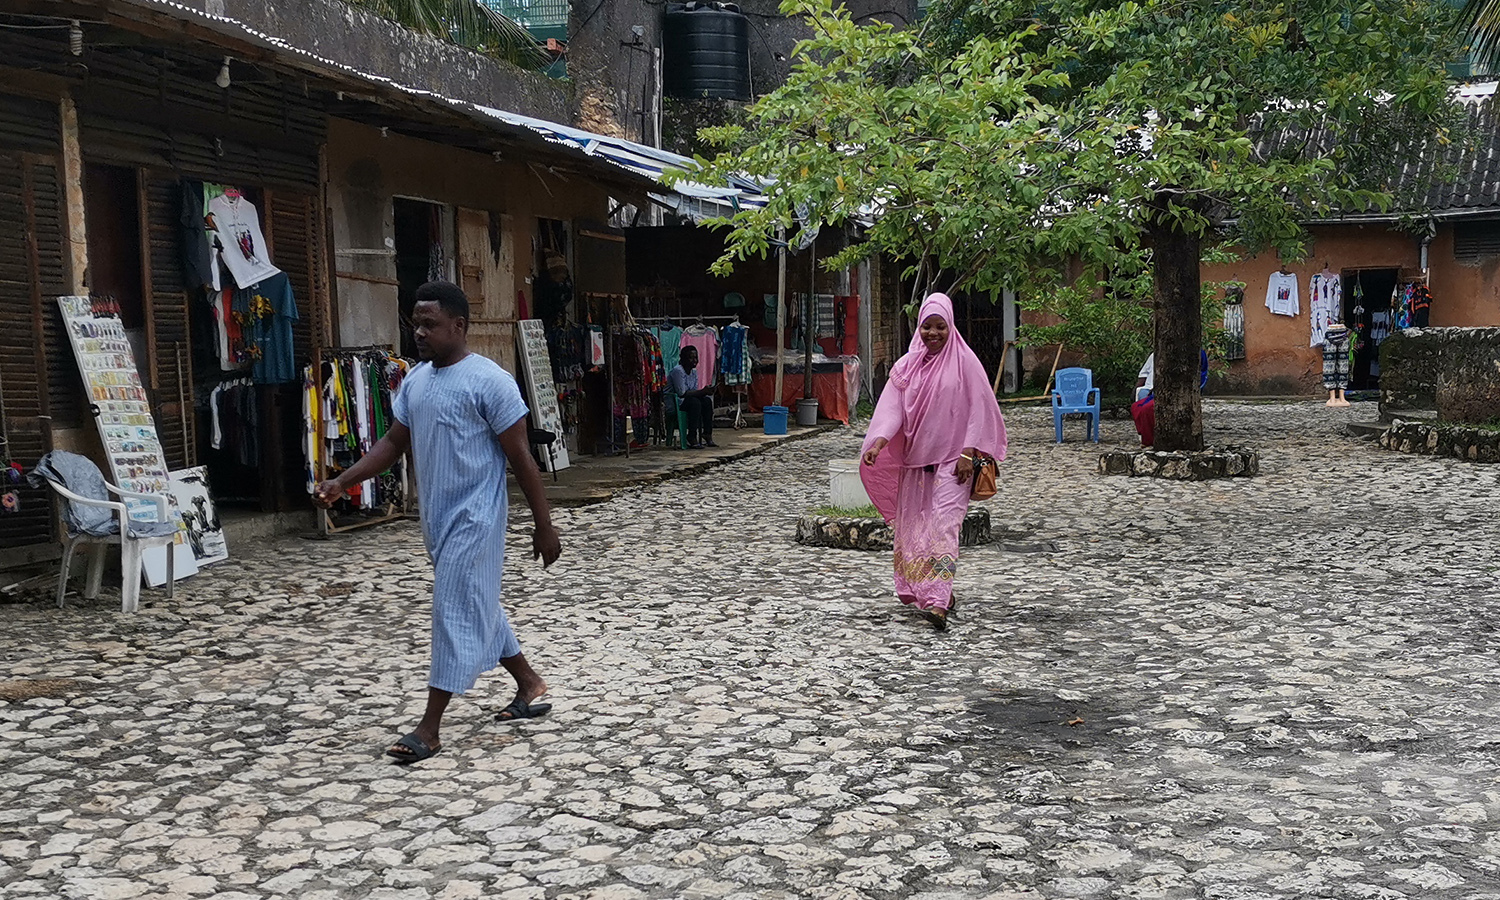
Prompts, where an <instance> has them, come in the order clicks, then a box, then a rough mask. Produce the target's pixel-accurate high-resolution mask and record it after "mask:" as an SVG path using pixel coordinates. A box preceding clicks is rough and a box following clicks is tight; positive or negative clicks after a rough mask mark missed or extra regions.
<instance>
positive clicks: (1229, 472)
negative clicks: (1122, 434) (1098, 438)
mask: <svg viewBox="0 0 1500 900" xmlns="http://www.w3.org/2000/svg"><path fill="white" fill-rule="evenodd" d="M1099 474H1101V475H1137V476H1145V477H1151V478H1172V479H1176V480H1179V481H1207V480H1210V479H1214V478H1241V477H1250V476H1255V475H1259V474H1260V455H1259V454H1257V453H1256V452H1255V451H1254V450H1250V449H1247V448H1243V447H1223V448H1218V449H1211V450H1204V451H1200V452H1196V453H1186V452H1181V453H1167V452H1163V451H1158V450H1139V451H1135V452H1131V451H1128V450H1109V451H1106V452H1104V453H1101V454H1100V456H1099Z"/></svg>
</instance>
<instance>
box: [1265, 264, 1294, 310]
mask: <svg viewBox="0 0 1500 900" xmlns="http://www.w3.org/2000/svg"><path fill="white" fill-rule="evenodd" d="M1266 309H1269V310H1270V311H1271V312H1272V314H1274V315H1278V316H1295V315H1296V314H1297V313H1299V312H1301V310H1302V306H1301V304H1300V303H1299V302H1298V300H1297V276H1296V275H1283V274H1281V273H1280V272H1273V273H1271V280H1270V282H1269V283H1268V284H1267V285H1266Z"/></svg>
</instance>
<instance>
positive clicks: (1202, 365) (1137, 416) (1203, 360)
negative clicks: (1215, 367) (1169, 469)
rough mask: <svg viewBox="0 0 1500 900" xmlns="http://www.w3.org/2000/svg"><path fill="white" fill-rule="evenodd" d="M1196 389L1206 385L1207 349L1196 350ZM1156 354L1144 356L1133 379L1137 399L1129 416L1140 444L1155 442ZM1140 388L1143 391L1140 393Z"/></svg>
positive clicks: (1150, 444) (1152, 444) (1146, 445)
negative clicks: (1139, 370) (1142, 363)
mask: <svg viewBox="0 0 1500 900" xmlns="http://www.w3.org/2000/svg"><path fill="white" fill-rule="evenodd" d="M1198 360H1199V370H1198V390H1200V391H1201V390H1203V388H1204V387H1206V386H1207V385H1208V351H1207V350H1199V351H1198ZM1155 389H1156V354H1155V353H1152V354H1151V355H1150V356H1148V357H1146V364H1145V365H1144V366H1141V373H1140V375H1138V376H1137V377H1136V379H1135V395H1136V397H1138V398H1139V399H1138V400H1136V401H1135V403H1133V404H1131V406H1130V418H1132V419H1134V420H1135V430H1136V433H1138V434H1139V435H1140V436H1141V446H1142V447H1151V446H1154V445H1155V444H1156V395H1155V394H1154V393H1152V392H1153V391H1154V390H1155ZM1142 390H1144V391H1145V393H1142Z"/></svg>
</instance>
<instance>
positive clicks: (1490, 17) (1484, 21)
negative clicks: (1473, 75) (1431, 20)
mask: <svg viewBox="0 0 1500 900" xmlns="http://www.w3.org/2000/svg"><path fill="white" fill-rule="evenodd" d="M1458 27H1459V28H1460V29H1461V33H1463V34H1467V35H1468V36H1469V52H1470V53H1471V54H1472V55H1473V60H1474V63H1475V64H1476V66H1477V67H1478V68H1480V69H1482V70H1483V71H1486V72H1493V71H1496V69H1497V68H1500V0H1466V2H1465V3H1464V7H1463V10H1462V11H1461V12H1460V13H1459V14H1458Z"/></svg>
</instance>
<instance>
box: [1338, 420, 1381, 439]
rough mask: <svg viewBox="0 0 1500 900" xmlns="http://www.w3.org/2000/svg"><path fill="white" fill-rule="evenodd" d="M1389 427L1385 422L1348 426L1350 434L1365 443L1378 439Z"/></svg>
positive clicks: (1359, 423) (1354, 423)
mask: <svg viewBox="0 0 1500 900" xmlns="http://www.w3.org/2000/svg"><path fill="white" fill-rule="evenodd" d="M1389 427H1391V426H1390V425H1389V424H1387V423H1385V422H1350V423H1349V425H1348V428H1349V433H1350V434H1352V435H1354V436H1355V437H1357V438H1363V439H1365V440H1367V441H1373V440H1375V439H1376V438H1378V437H1380V435H1381V434H1382V433H1383V432H1384V431H1385V430H1386V429H1387V428H1389Z"/></svg>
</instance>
